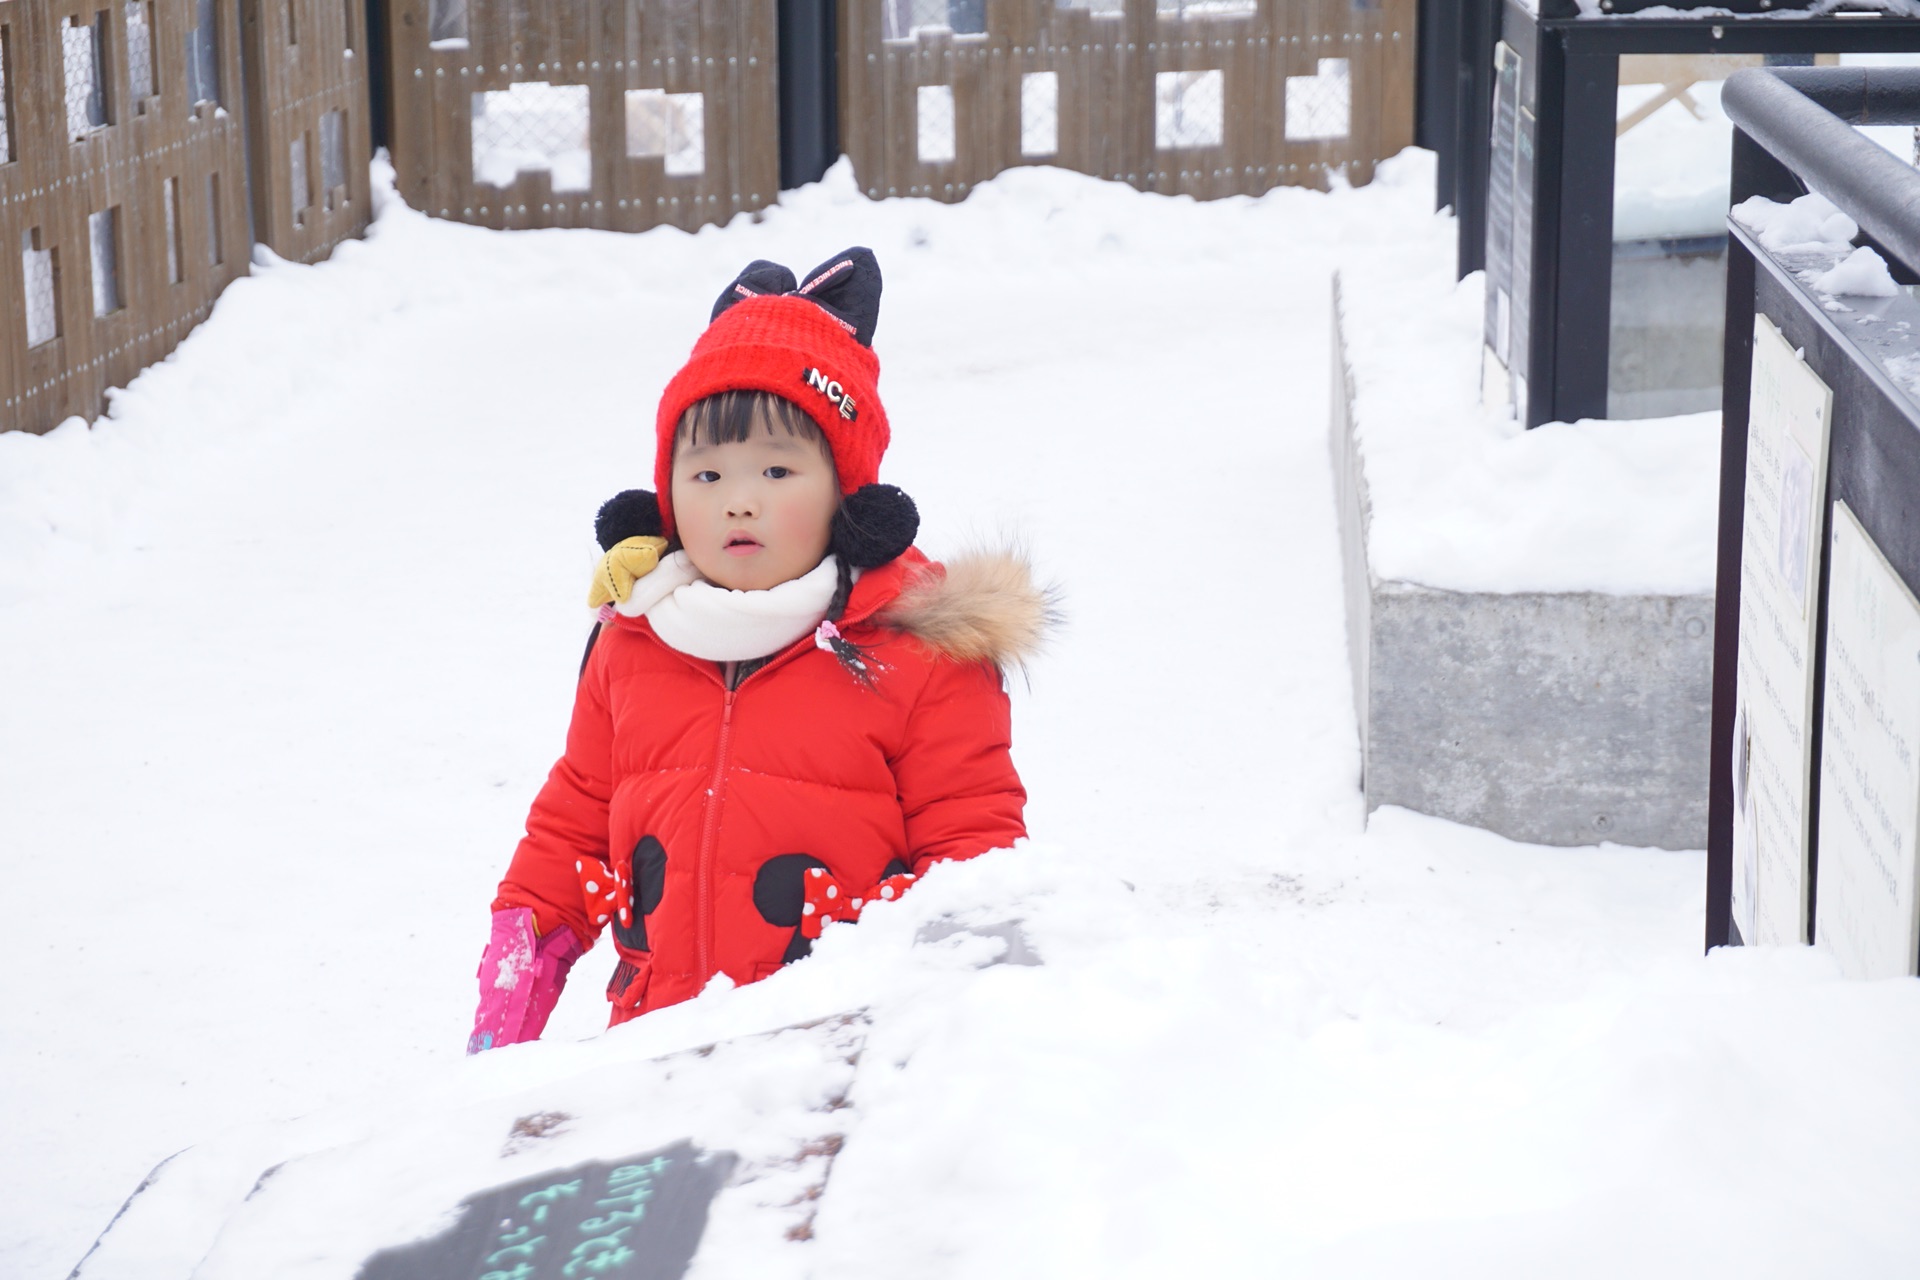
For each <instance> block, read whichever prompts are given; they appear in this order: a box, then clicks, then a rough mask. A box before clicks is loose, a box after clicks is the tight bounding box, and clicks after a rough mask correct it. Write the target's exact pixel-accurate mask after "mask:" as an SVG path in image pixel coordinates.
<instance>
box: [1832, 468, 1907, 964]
mask: <svg viewBox="0 0 1920 1280" xmlns="http://www.w3.org/2000/svg"><path fill="white" fill-rule="evenodd" d="M1916 835H1920V600H1915V599H1914V595H1913V592H1912V591H1911V590H1910V589H1909V588H1908V586H1907V584H1906V583H1905V582H1903V581H1901V579H1900V575H1899V574H1898V573H1896V572H1895V571H1894V568H1893V566H1892V565H1890V564H1888V563H1887V559H1886V557H1885V556H1884V555H1882V554H1881V553H1880V548H1879V547H1877V546H1875V545H1874V542H1873V539H1872V538H1870V537H1868V536H1867V531H1866V530H1865V529H1863V528H1862V527H1861V525H1860V521H1859V520H1858V519H1857V518H1856V517H1855V516H1854V514H1853V511H1852V509H1851V508H1849V507H1848V506H1847V504H1846V503H1844V502H1836V503H1834V504H1833V552H1832V556H1831V558H1830V559H1829V561H1828V587H1827V667H1826V697H1825V708H1824V713H1823V715H1822V716H1821V739H1820V883H1819V889H1820V892H1819V894H1818V897H1817V901H1818V903H1819V905H1818V907H1817V908H1816V912H1817V919H1816V920H1815V922H1814V937H1815V939H1816V940H1818V942H1819V944H1820V945H1821V946H1822V947H1824V948H1826V949H1827V950H1829V951H1831V952H1833V954H1834V956H1835V957H1836V958H1837V959H1838V960H1839V961H1840V968H1841V970H1842V971H1843V972H1844V973H1846V975H1847V976H1848V977H1852V978H1897V977H1903V976H1907V975H1910V974H1912V973H1913V972H1914V959H1915V955H1916V953H1920V904H1917V903H1916V898H1915V894H1914V883H1915V880H1916V878H1917V877H1920V862H1916Z"/></svg>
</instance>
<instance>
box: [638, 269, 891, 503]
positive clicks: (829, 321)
mask: <svg viewBox="0 0 1920 1280" xmlns="http://www.w3.org/2000/svg"><path fill="white" fill-rule="evenodd" d="M879 315H880V264H879V263H878V262H876V261H875V260H874V257H873V252H872V251H871V250H869V249H860V248H854V249H848V250H847V251H846V252H844V253H838V254H835V255H834V256H833V257H831V258H829V259H827V260H826V261H825V262H823V263H821V264H820V265H819V266H818V267H816V268H814V270H813V271H812V272H810V273H809V274H808V276H807V278H806V280H805V282H804V283H796V282H795V280H794V276H793V272H791V271H789V270H787V268H785V267H783V266H780V265H779V264H778V263H773V262H765V261H759V262H754V263H752V264H750V265H749V266H748V267H747V269H746V270H745V271H742V272H741V273H740V274H739V276H737V277H736V278H735V279H734V281H733V283H732V284H729V285H728V286H727V288H726V290H725V291H724V292H723V293H721V295H720V298H719V300H718V301H717V302H715V303H714V305H713V315H712V318H711V321H710V323H709V324H708V325H707V331H706V332H705V333H703V334H701V335H700V340H699V341H698V342H696V343H694V345H693V355H692V356H691V357H689V358H688V360H687V363H686V364H685V365H684V366H683V367H682V368H681V370H680V372H679V373H677V374H675V375H674V376H673V380H672V381H671V382H669V383H668V384H667V389H666V392H665V394H663V395H662V396H661V397H660V413H659V416H658V418H657V420H656V422H655V426H654V431H655V450H654V463H653V482H654V488H655V491H656V492H657V493H658V495H659V501H660V518H661V523H662V525H663V526H664V532H665V533H666V535H667V536H669V537H671V536H672V534H673V438H674V431H675V428H676V427H678V425H679V423H680V416H681V415H682V414H684V413H685V412H686V411H687V409H688V408H689V407H691V406H692V405H693V404H694V403H695V402H696V401H699V400H704V399H706V398H707V397H708V396H713V395H718V394H720V393H721V392H723V391H766V392H770V393H772V394H773V395H777V396H780V397H782V398H784V399H787V400H791V401H792V402H793V403H794V404H796V405H798V406H800V408H801V409H802V410H803V411H805V413H806V414H807V416H808V417H810V418H812V419H813V421H814V423H815V424H816V425H817V426H818V427H819V428H820V431H821V434H823V435H824V436H825V437H826V439H827V444H828V447H829V448H830V449H831V450H832V452H833V465H834V469H835V471H836V472H838V474H839V479H840V492H841V494H842V495H843V496H844V495H848V494H852V493H853V492H855V491H856V490H858V489H859V488H861V487H862V486H863V485H868V484H872V483H874V481H875V480H876V479H878V477H879V474H880V458H881V455H883V454H885V453H886V451H887V441H888V439H889V437H890V432H889V431H888V429H887V411H886V410H885V409H884V408H882V407H881V404H880V395H879V386H880V361H879V359H878V357H876V356H875V355H874V354H873V330H874V325H875V324H876V323H877V322H878V320H879Z"/></svg>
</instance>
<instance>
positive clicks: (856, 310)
mask: <svg viewBox="0 0 1920 1280" xmlns="http://www.w3.org/2000/svg"><path fill="white" fill-rule="evenodd" d="M780 294H784V295H789V296H792V297H796V298H805V299H806V300H807V301H809V302H812V303H816V304H818V306H819V307H820V309H821V310H822V311H825V312H826V313H827V314H828V315H830V316H832V317H833V318H834V319H835V320H838V321H839V322H840V323H841V324H842V325H843V326H845V328H846V330H847V332H848V333H850V334H852V335H853V339H854V341H855V342H858V343H859V344H860V345H861V346H863V347H871V346H873V331H874V329H875V328H876V327H878V325H879V323H880V263H879V261H878V260H877V259H876V258H875V257H874V256H873V250H871V249H863V248H860V247H858V246H855V247H854V248H851V249H847V250H844V251H842V252H840V253H836V254H834V255H833V256H832V257H831V258H828V259H827V260H826V261H825V262H823V263H821V264H820V265H819V266H817V267H815V268H814V269H813V270H812V271H809V272H808V273H807V277H806V279H805V280H802V281H798V282H796V281H795V280H794V278H793V272H791V271H789V270H787V269H786V268H785V267H783V266H781V265H780V264H779V263H777V262H768V261H766V260H765V259H759V260H757V261H754V262H750V263H748V264H747V269H746V270H745V271H742V272H741V273H740V274H739V275H737V276H735V277H734V279H733V283H732V284H729V285H728V286H727V287H726V288H725V289H723V290H721V293H720V296H719V298H718V299H716V300H715V301H714V304H713V315H712V316H710V317H709V318H708V322H709V323H711V322H712V321H714V320H718V319H719V318H720V313H721V312H723V311H725V310H726V309H727V308H728V307H730V306H732V305H733V304H734V303H736V302H743V301H745V300H746V299H748V298H760V297H766V296H769V295H780Z"/></svg>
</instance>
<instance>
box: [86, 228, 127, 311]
mask: <svg viewBox="0 0 1920 1280" xmlns="http://www.w3.org/2000/svg"><path fill="white" fill-rule="evenodd" d="M87 247H88V249H89V250H90V251H91V252H90V253H89V255H88V256H89V258H90V259H91V262H92V266H93V314H94V315H96V316H104V315H111V314H113V313H114V312H115V311H118V310H119V309H120V307H121V302H120V206H119V205H115V206H113V207H112V208H111V209H102V210H101V211H100V212H98V213H94V214H89V215H88V216H87Z"/></svg>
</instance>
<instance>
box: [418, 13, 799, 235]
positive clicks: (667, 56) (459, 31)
mask: <svg viewBox="0 0 1920 1280" xmlns="http://www.w3.org/2000/svg"><path fill="white" fill-rule="evenodd" d="M391 12H392V18H391V41H390V44H391V57H392V66H393V129H392V134H393V138H392V146H393V157H394V168H395V171H396V175H397V181H398V185H399V190H400V194H401V195H402V196H403V197H404V198H405V199H406V200H407V202H408V203H409V204H411V205H413V206H414V207H416V208H420V209H425V210H426V211H427V212H429V213H432V214H435V215H437V216H439V217H443V218H453V219H457V220H459V221H463V222H472V223H478V224H480V225H482V226H489V227H549V226H563V227H565V226H572V227H603V228H608V229H613V230H620V231H643V230H645V229H647V228H648V227H652V226H656V225H659V224H661V223H668V224H671V225H674V226H679V227H684V228H687V229H692V228H694V227H698V226H700V225H702V224H704V223H710V222H725V221H726V220H727V219H729V218H731V217H732V216H733V215H734V214H735V213H737V212H739V211H740V210H743V209H758V208H761V207H763V206H765V205H768V204H771V203H772V202H773V201H774V200H775V199H776V198H777V197H778V195H779V188H780V143H779V120H778V109H777V104H776V98H775V90H776V84H775V77H776V74H777V67H776V65H775V59H776V39H775V28H774V14H775V0H545V2H544V3H541V4H538V5H529V4H527V3H525V0H393V3H392V9H391Z"/></svg>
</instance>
